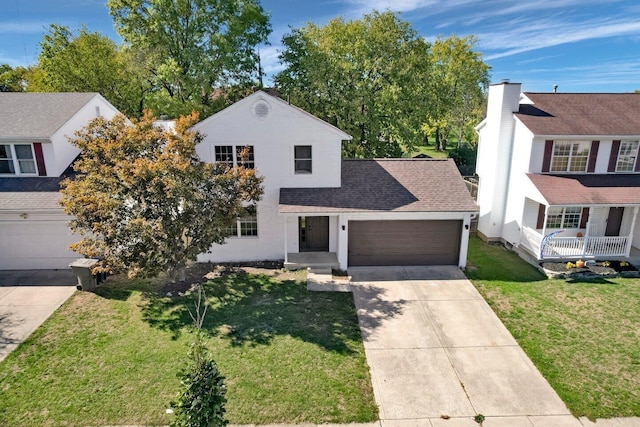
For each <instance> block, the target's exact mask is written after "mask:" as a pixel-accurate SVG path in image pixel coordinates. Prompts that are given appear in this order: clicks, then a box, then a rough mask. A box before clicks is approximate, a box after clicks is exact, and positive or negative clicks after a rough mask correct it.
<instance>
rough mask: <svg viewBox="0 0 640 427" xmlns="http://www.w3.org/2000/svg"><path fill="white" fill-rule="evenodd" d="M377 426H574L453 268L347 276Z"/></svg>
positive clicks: (357, 272)
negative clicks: (477, 418)
mask: <svg viewBox="0 0 640 427" xmlns="http://www.w3.org/2000/svg"><path fill="white" fill-rule="evenodd" d="M349 273H350V274H351V275H352V276H353V279H352V284H351V289H352V291H353V295H354V300H355V304H356V309H357V310H358V318H359V321H360V329H361V331H362V334H363V338H364V347H365V352H366V356H367V361H368V363H369V366H370V368H371V377H372V383H373V389H374V394H375V398H376V402H377V403H378V405H379V408H380V420H381V421H380V422H381V425H382V427H409V426H411V427H413V426H431V427H440V426H448V427H465V426H468V427H477V426H478V423H477V422H476V421H475V420H474V417H475V416H476V415H478V414H482V415H483V416H484V417H485V418H486V420H485V421H484V423H483V424H482V425H483V426H484V427H500V426H505V427H506V426H508V427H520V426H522V427H525V426H526V427H581V426H582V423H581V422H580V421H579V420H577V419H576V418H574V417H573V416H572V415H571V414H570V412H569V410H568V409H567V407H566V406H565V405H564V403H563V402H562V400H560V398H559V397H558V395H557V394H556V393H555V391H554V390H553V389H552V388H551V386H550V385H549V383H548V382H547V381H546V380H545V379H544V378H543V377H542V375H541V374H540V372H539V371H538V370H537V369H536V367H535V366H534V365H533V363H532V362H531V361H530V360H529V358H528V357H527V355H526V354H525V353H524V351H523V350H522V349H521V348H520V346H519V345H518V344H517V343H516V341H515V340H514V338H513V337H512V336H511V334H510V333H509V332H508V331H507V329H506V328H505V327H504V325H503V324H502V322H500V320H499V319H498V318H497V316H496V315H495V314H494V313H493V311H492V310H491V308H490V307H489V305H488V304H487V303H486V302H485V301H484V299H483V298H482V297H481V296H480V294H479V293H478V292H477V290H476V289H475V287H474V286H473V285H472V284H471V282H469V281H468V280H467V279H466V277H465V276H464V275H463V273H462V272H461V271H460V269H459V268H457V267H449V266H443V267H391V268H389V267H384V268H379V267H374V268H369V267H367V268H350V269H349Z"/></svg>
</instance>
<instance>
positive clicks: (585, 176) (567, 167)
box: [476, 82, 640, 261]
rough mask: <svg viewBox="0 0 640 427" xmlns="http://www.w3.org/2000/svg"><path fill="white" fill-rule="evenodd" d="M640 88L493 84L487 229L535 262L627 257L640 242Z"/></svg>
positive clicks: (483, 145) (483, 199) (482, 223)
mask: <svg viewBox="0 0 640 427" xmlns="http://www.w3.org/2000/svg"><path fill="white" fill-rule="evenodd" d="M639 108H640V94H631V93H628V94H598V93H595V94H590V93H582V94H576V93H521V92H520V84H519V83H508V82H504V83H500V84H495V85H492V86H491V87H490V89H489V102H488V108H487V117H486V118H485V120H483V121H482V122H481V123H480V124H479V125H478V126H477V127H476V129H477V131H478V133H479V135H480V140H479V146H478V147H479V148H478V159H477V163H478V164H477V172H478V176H479V188H478V204H479V209H480V214H479V221H478V232H479V234H480V236H481V237H483V238H485V239H487V240H498V241H502V242H504V243H507V244H509V245H510V246H513V247H514V248H516V249H517V250H518V251H519V252H520V253H521V254H523V255H526V256H527V257H529V258H533V259H535V260H538V261H540V260H543V259H595V258H604V257H619V258H620V257H621V258H625V257H626V258H628V257H629V256H630V254H631V251H632V247H634V246H636V245H638V244H639V243H640V241H639V240H638V231H637V229H638V227H637V225H636V223H637V221H638V215H637V214H638V209H639V208H640V161H638V160H637V159H638V149H639V146H640V115H639V114H638V111H639Z"/></svg>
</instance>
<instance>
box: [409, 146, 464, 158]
mask: <svg viewBox="0 0 640 427" xmlns="http://www.w3.org/2000/svg"><path fill="white" fill-rule="evenodd" d="M453 146H454V147H455V145H453ZM418 154H426V155H428V156H431V157H433V158H434V159H446V158H447V157H448V154H447V153H446V152H445V151H437V150H436V147H435V145H434V143H433V142H432V143H431V144H430V145H418V146H416V147H415V151H414V152H413V153H411V155H409V156H408V157H414V156H417V155H418Z"/></svg>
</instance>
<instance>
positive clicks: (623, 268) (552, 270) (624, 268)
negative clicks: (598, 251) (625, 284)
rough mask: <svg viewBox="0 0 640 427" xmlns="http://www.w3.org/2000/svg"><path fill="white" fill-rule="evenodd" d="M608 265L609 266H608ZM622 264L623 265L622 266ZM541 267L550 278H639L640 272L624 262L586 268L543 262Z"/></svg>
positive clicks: (592, 264)
mask: <svg viewBox="0 0 640 427" xmlns="http://www.w3.org/2000/svg"><path fill="white" fill-rule="evenodd" d="M574 264H575V262H574ZM607 264H608V265H607ZM621 264H622V265H621ZM540 267H541V268H542V270H543V271H544V273H545V274H546V275H547V276H548V277H550V278H563V277H567V278H568V277H575V276H579V277H602V276H609V277H612V276H623V277H638V276H640V272H638V269H637V268H636V267H634V266H633V265H631V264H629V263H626V262H624V261H596V262H595V263H593V262H587V263H586V264H585V265H584V267H572V268H567V263H566V262H543V263H541V264H540Z"/></svg>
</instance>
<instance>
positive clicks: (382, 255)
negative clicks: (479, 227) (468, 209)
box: [349, 221, 462, 266]
mask: <svg viewBox="0 0 640 427" xmlns="http://www.w3.org/2000/svg"><path fill="white" fill-rule="evenodd" d="M461 233H462V221H349V265H350V266H357V265H447V264H454V265H457V264H458V257H459V256H460V237H461Z"/></svg>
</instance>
